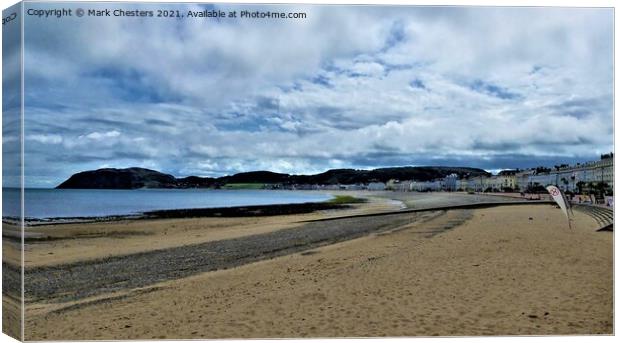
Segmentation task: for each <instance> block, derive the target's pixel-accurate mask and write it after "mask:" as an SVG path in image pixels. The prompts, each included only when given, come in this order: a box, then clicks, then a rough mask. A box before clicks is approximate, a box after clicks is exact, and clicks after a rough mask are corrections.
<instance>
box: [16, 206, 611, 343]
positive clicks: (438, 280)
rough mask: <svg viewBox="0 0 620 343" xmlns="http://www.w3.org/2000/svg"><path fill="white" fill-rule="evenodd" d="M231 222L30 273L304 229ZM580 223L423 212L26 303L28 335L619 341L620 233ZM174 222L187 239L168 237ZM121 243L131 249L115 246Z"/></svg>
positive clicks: (108, 243) (522, 209) (536, 210)
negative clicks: (306, 242) (364, 229)
mask: <svg viewBox="0 0 620 343" xmlns="http://www.w3.org/2000/svg"><path fill="white" fill-rule="evenodd" d="M381 204H382V205H378V204H375V205H377V206H385V203H381ZM375 205H368V206H375ZM384 209H385V208H384ZM357 210H358V211H366V210H368V208H366V209H361V208H358V209H357ZM377 210H380V209H377ZM324 215H325V214H315V213H313V214H310V215H302V216H304V217H306V216H310V217H315V218H316V217H317V216H324ZM328 215H332V214H328ZM295 217H297V216H295ZM296 219H299V218H296ZM220 220H227V219H225V218H202V219H187V220H171V221H164V220H162V221H161V222H153V223H149V225H148V227H149V228H151V230H160V231H157V232H159V233H158V234H152V235H127V236H124V237H123V238H118V237H114V238H112V237H106V238H99V240H98V241H97V238H93V237H91V238H80V239H76V240H75V241H76V242H69V241H68V240H57V241H50V242H47V243H45V244H42V245H38V244H35V245H32V246H30V247H29V250H28V251H27V254H26V259H27V260H28V261H30V262H28V263H27V267H28V266H40V267H45V266H50V265H54V264H57V263H68V262H71V261H74V262H75V261H77V260H78V259H93V258H97V257H100V256H103V254H104V252H105V251H107V252H105V254H121V255H122V254H126V253H127V251H133V252H135V251H145V249H149V244H155V245H150V249H155V248H156V247H158V248H161V247H170V246H171V245H178V244H181V245H182V244H186V243H187V241H186V240H191V241H192V242H195V241H196V240H200V241H201V242H209V241H213V242H216V241H218V240H222V239H224V238H233V237H243V236H244V235H247V234H255V233H257V232H262V233H266V232H273V230H285V229H286V228H290V227H291V225H292V226H294V225H299V224H298V222H299V220H295V223H291V218H290V217H288V216H282V217H269V218H262V219H257V218H245V219H239V218H236V219H230V220H231V221H233V220H238V222H237V225H238V226H237V229H234V226H231V227H232V229H226V228H223V227H221V226H222V225H223V224H225V223H223V222H218V221H220ZM252 220H254V221H252ZM194 221H196V222H194ZM207 224H208V225H207ZM228 224H230V223H226V225H224V226H227V225H228ZM573 224H574V225H573V230H569V229H568V227H567V225H566V219H565V218H564V217H563V214H562V213H561V212H560V210H559V209H557V208H556V207H555V206H552V205H540V204H539V205H519V206H501V207H494V208H484V209H475V210H451V211H439V212H434V213H432V214H429V213H426V215H425V216H422V217H419V218H417V219H416V220H413V221H411V222H409V223H407V224H405V225H400V226H397V227H389V228H383V229H381V230H378V231H376V232H374V233H372V232H371V233H369V234H366V235H363V236H362V237H357V238H355V239H350V240H345V241H342V242H338V243H335V244H327V245H320V246H317V247H313V248H310V249H308V250H304V251H300V252H295V253H291V254H285V255H283V256H277V257H274V258H270V259H266V260H259V261H255V262H251V263H247V264H243V265H240V266H237V267H233V268H228V269H225V270H216V271H210V272H202V273H197V274H195V275H191V276H188V277H182V278H173V279H167V280H164V281H162V282H157V283H152V284H148V285H144V286H141V287H134V288H127V289H121V290H117V291H113V292H101V293H97V294H94V295H92V296H83V297H73V298H70V299H68V298H65V299H64V300H63V299H62V297H56V298H53V299H52V300H51V301H36V302H35V301H30V302H28V301H27V303H26V316H27V321H26V339H33V340H37V339H137V338H142V339H150V338H261V337H360V336H364V337H368V336H370V337H379V336H433V335H441V336H451V335H457V336H460V335H545V334H555V335H557V334H611V333H612V332H613V324H612V323H613V233H611V232H596V229H597V223H596V222H595V221H594V219H592V218H591V217H589V216H587V215H585V214H582V213H575V220H574V223H573ZM91 225H96V224H91ZM105 225H108V224H105ZM115 225H118V227H115V229H114V230H119V231H127V230H126V229H121V227H122V226H128V227H131V225H136V224H134V223H129V222H128V223H116V224H115ZM172 225H181V226H180V227H184V228H185V230H184V231H180V232H181V233H175V234H171V231H175V230H171V229H170V228H171V227H172ZM183 225H185V226H183ZM192 225H195V226H196V228H195V229H194V231H191V229H190V228H191V227H192ZM252 225H254V226H252ZM82 227H88V225H85V226H82ZM200 227H203V228H205V230H201V229H200ZM166 228H168V230H169V231H168V233H167V234H166V235H165V236H166V237H165V238H164V237H162V233H163V232H165V231H166ZM134 229H135V230H137V228H134ZM67 230H77V228H70V227H69V226H68V225H67ZM188 232H192V233H195V235H188V234H187V233H188ZM283 232H284V231H283ZM198 233H200V234H202V235H203V237H202V238H199V237H195V236H196V235H198ZM175 235H176V236H175ZM184 236H185V238H182V237H184ZM190 237H191V238H190ZM168 238H170V239H168ZM140 239H147V241H150V242H149V244H146V243H141V244H140V243H138V242H139V241H140ZM88 240H93V241H92V245H93V246H94V245H95V244H99V242H101V246H99V247H100V250H98V249H93V248H92V247H90V248H88V249H87V248H84V249H83V250H80V248H79V246H80V243H81V242H80V241H84V243H85V244H86V243H88ZM132 241H133V242H134V244H126V243H125V242H127V243H130V242H132ZM114 242H119V243H120V242H122V243H123V244H118V243H117V244H116V245H117V246H119V247H118V248H117V249H118V250H114V249H112V247H113V246H114ZM157 242H159V243H157ZM50 244H64V245H67V246H66V248H68V249H67V251H68V252H69V253H67V254H64V253H62V254H60V253H59V254H56V253H54V254H49V252H54V250H53V249H58V248H59V247H60V246H62V245H60V246H56V247H53V246H50ZM157 244H160V245H157ZM39 249H41V251H39ZM45 249H47V250H45ZM123 249H129V250H126V251H125V250H123ZM132 249H133V250H132ZM63 251H64V250H63ZM45 252H47V253H45ZM57 252H59V251H57ZM87 252H88V253H87ZM46 255H49V256H50V260H51V261H50V260H46V259H45V258H44V257H45V256H46ZM56 255H60V256H63V257H58V256H56ZM54 299H55V300H54Z"/></svg>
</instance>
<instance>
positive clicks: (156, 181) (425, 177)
mask: <svg viewBox="0 0 620 343" xmlns="http://www.w3.org/2000/svg"><path fill="white" fill-rule="evenodd" d="M453 173H454V174H457V175H458V176H459V177H466V176H480V175H489V173H487V172H486V171H484V170H482V169H478V168H468V167H433V166H427V167H394V168H379V169H373V170H358V169H331V170H328V171H326V172H324V173H320V174H315V175H289V174H281V173H274V172H270V171H253V172H247V173H239V174H235V175H230V176H223V177H219V178H210V177H199V176H188V177H184V178H175V177H174V176H172V175H169V174H164V173H160V172H158V171H155V170H150V169H144V168H126V169H115V168H105V169H98V170H89V171H84V172H81V173H77V174H74V175H72V176H71V177H70V178H69V179H67V180H66V181H65V182H63V183H61V184H60V185H58V186H57V187H56V188H60V189H69V188H73V189H75V188H82V189H136V188H220V187H222V186H224V185H226V184H252V183H262V184H287V185H290V184H319V185H333V184H356V183H359V184H367V183H369V182H387V181H388V180H391V179H397V180H417V181H429V180H433V179H438V178H443V177H446V176H447V175H450V174H453Z"/></svg>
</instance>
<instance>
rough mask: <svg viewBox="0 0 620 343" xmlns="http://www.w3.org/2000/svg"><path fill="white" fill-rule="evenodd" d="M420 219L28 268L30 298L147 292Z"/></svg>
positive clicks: (351, 222) (402, 217)
mask: <svg viewBox="0 0 620 343" xmlns="http://www.w3.org/2000/svg"><path fill="white" fill-rule="evenodd" d="M418 217H419V215H417V214H412V213H409V214H392V215H386V216H382V217H376V218H344V219H334V220H332V221H329V222H317V223H307V224H304V225H303V226H301V227H296V228H290V229H283V230H279V231H275V232H271V233H265V234H259V235H252V236H246V237H240V238H234V239H227V240H220V241H214V242H205V243H200V244H194V245H190V246H183V247H175V248H168V249H162V250H155V251H148V252H142V253H137V254H131V255H126V256H114V257H110V258H106V259H99V260H92V261H84V262H77V263H72V264H65V265H57V266H49V267H34V268H28V269H26V273H25V284H26V289H25V292H26V299H27V300H28V301H38V300H52V301H71V300H76V299H81V298H85V297H89V296H94V295H98V294H101V293H107V292H112V291H118V290H123V289H133V288H138V287H145V286H148V285H152V284H154V283H157V282H161V281H166V280H173V279H178V278H182V277H187V276H191V275H195V274H198V273H202V272H208V271H214V270H220V269H228V268H232V267H236V266H240V265H244V264H247V263H251V262H255V261H260V260H265V259H271V258H274V257H278V256H284V255H287V254H292V253H296V252H301V251H305V250H310V249H314V248H317V247H320V246H324V245H328V244H333V243H337V242H342V241H345V240H350V239H354V238H357V237H361V236H364V235H367V234H369V233H372V232H381V231H386V230H390V229H394V228H397V227H400V226H403V225H406V224H410V223H413V222H415V221H416V220H417V218H418ZM3 269H4V272H5V273H6V272H7V271H8V272H11V270H10V269H12V267H10V266H8V265H3ZM7 269H9V270H7ZM14 272H18V270H15V271H14Z"/></svg>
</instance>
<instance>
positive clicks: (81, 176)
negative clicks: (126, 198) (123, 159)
mask: <svg viewBox="0 0 620 343" xmlns="http://www.w3.org/2000/svg"><path fill="white" fill-rule="evenodd" d="M177 186H178V181H177V179H176V178H175V177H174V176H172V175H169V174H163V173H160V172H158V171H155V170H150V169H144V168H127V169H115V168H105V169H98V170H89V171H84V172H81V173H77V174H74V175H72V176H71V177H70V178H69V179H68V180H67V181H65V182H63V183H61V184H60V185H58V187H56V188H88V189H134V188H177Z"/></svg>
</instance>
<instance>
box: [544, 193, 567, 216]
mask: <svg viewBox="0 0 620 343" xmlns="http://www.w3.org/2000/svg"><path fill="white" fill-rule="evenodd" d="M547 191H548V192H549V194H551V196H552V197H553V200H554V201H555V202H556V203H557V204H558V205H559V206H560V208H561V209H562V211H563V212H564V214H565V215H566V218H568V220H569V222H570V217H569V216H568V209H569V206H570V204H569V203H568V202H567V199H566V197H565V196H564V193H562V191H561V190H560V189H559V188H557V187H556V186H547Z"/></svg>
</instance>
